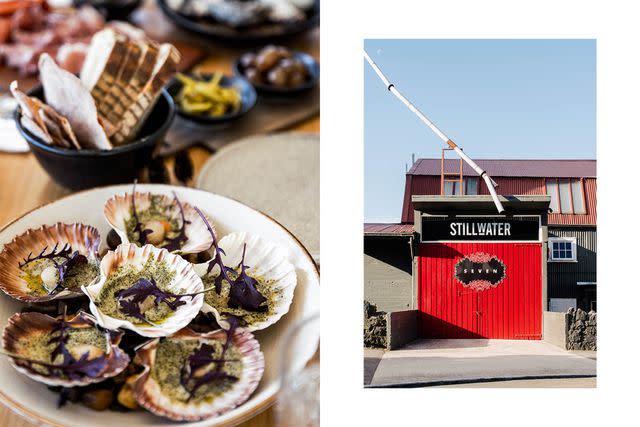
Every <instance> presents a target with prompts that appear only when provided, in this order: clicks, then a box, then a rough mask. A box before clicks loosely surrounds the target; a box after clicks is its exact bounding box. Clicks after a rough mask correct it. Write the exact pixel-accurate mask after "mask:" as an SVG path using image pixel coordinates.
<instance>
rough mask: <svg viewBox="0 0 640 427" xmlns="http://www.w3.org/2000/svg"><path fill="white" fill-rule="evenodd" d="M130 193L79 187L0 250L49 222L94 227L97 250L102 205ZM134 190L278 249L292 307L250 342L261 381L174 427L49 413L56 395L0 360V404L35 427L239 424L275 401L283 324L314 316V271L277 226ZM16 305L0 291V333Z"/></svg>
mask: <svg viewBox="0 0 640 427" xmlns="http://www.w3.org/2000/svg"><path fill="white" fill-rule="evenodd" d="M130 190H131V186H130V185H120V186H112V187H104V188H99V189H93V190H87V191H83V192H80V193H76V194H73V195H71V196H68V197H65V198H63V199H60V200H58V201H55V202H53V203H49V204H47V205H45V206H43V207H40V208H38V209H36V210H34V211H32V212H30V213H28V214H26V215H25V216H23V217H22V218H19V219H18V220H16V221H14V222H12V223H10V224H9V225H8V226H6V227H5V228H4V229H3V230H0V245H4V244H6V243H8V242H9V241H11V240H12V239H13V238H14V237H15V236H16V235H18V234H21V233H23V232H24V231H26V230H27V229H29V228H36V227H39V226H40V225H42V224H53V223H55V222H57V221H63V222H82V223H85V224H90V225H93V226H94V227H97V228H98V230H99V231H100V234H101V236H102V240H103V242H102V247H105V246H106V236H107V232H108V231H109V226H108V224H107V222H106V221H105V219H104V216H103V213H102V207H103V205H104V202H105V201H106V200H107V199H108V198H109V197H111V196H112V195H114V194H117V193H124V192H127V191H130ZM138 190H139V191H152V192H154V193H164V194H169V195H170V194H171V191H176V193H177V195H178V197H179V198H180V200H181V201H185V202H188V203H190V204H192V205H195V206H198V207H199V208H201V209H202V210H203V211H204V212H205V213H206V214H208V216H209V217H210V218H212V219H213V221H214V223H215V226H216V230H217V232H218V236H219V237H218V238H221V237H222V236H224V235H226V234H228V233H230V232H234V231H246V232H249V233H255V234H259V235H260V236H262V237H264V238H265V239H269V240H271V241H273V242H274V243H277V244H279V245H280V246H282V247H283V248H284V249H286V250H287V251H288V253H289V261H290V262H291V263H292V264H293V265H294V266H295V267H296V272H297V276H298V284H297V286H296V290H295V294H294V298H293V304H292V305H291V309H290V310H289V313H287V314H286V315H285V316H284V317H283V318H282V319H281V320H280V321H279V322H278V323H276V324H275V325H273V326H272V327H270V328H268V329H266V330H264V331H258V332H257V333H256V337H257V339H258V341H259V342H260V345H261V348H262V351H263V352H264V356H265V371H264V377H263V378H262V381H261V382H260V385H259V387H258V389H257V390H256V391H255V393H254V394H253V396H252V397H251V398H250V399H249V400H248V401H247V402H245V403H244V404H243V405H241V406H240V407H238V408H236V409H234V410H233V411H230V412H228V413H226V414H224V415H223V416H221V417H217V418H214V419H210V420H205V421H201V422H198V423H175V422H171V421H169V420H165V419H163V418H160V417H156V416H154V415H152V414H150V413H148V412H144V411H137V412H129V413H119V412H114V411H105V412H95V411H92V410H90V409H88V408H86V407H84V406H82V405H81V404H68V405H67V406H65V407H64V408H62V409H57V408H56V400H57V394H55V393H53V392H51V391H49V390H47V388H46V387H45V386H44V385H43V384H40V383H37V382H35V381H33V380H31V379H29V378H28V377H26V376H24V375H21V374H19V373H18V372H16V370H15V369H13V368H12V367H11V365H9V362H8V361H7V358H6V357H4V356H0V400H1V401H2V402H3V403H4V404H5V405H6V406H8V407H9V408H11V409H12V410H13V411H15V412H17V413H19V414H20V415H23V416H24V417H25V418H27V419H29V420H30V421H31V422H34V423H36V424H39V425H42V424H44V425H53V426H78V427H87V426H92V427H99V426H108V427H113V426H118V425H120V426H127V427H134V426H174V427H175V426H176V425H185V426H230V425H235V424H238V423H240V422H241V421H245V420H247V419H249V418H251V417H253V416H255V415H256V414H258V413H259V412H261V411H263V410H264V409H266V408H268V407H269V406H270V405H271V404H272V403H273V402H274V400H275V395H276V392H277V391H278V369H279V363H278V354H279V351H280V344H281V342H282V339H283V337H284V333H285V331H286V330H287V328H288V327H290V326H292V325H294V324H295V323H296V322H299V321H300V320H302V319H303V318H305V317H307V316H309V315H311V314H313V313H315V312H317V311H318V310H319V303H320V283H319V275H318V270H317V269H316V266H315V264H314V263H313V260H312V258H311V256H310V255H309V253H308V252H307V251H306V249H305V248H304V247H303V246H302V245H301V244H300V242H299V241H298V240H297V239H296V238H295V237H294V236H293V235H292V234H290V233H289V232H288V231H287V230H286V229H285V228H284V227H282V226H281V225H279V224H278V223H276V222H275V221H273V220H272V219H270V218H269V217H267V216H266V215H264V214H262V213H260V212H258V211H255V210H253V209H251V208H249V207H247V206H245V205H243V204H241V203H239V202H236V201H234V200H231V199H228V198H225V197H222V196H219V195H216V194H211V193H208V192H206V191H202V190H194V189H189V188H184V187H172V186H168V185H138ZM21 306H22V304H21V303H19V302H18V301H14V300H13V299H12V298H10V297H9V296H7V295H5V294H2V293H0V326H1V327H2V328H4V326H5V325H6V323H7V319H8V318H9V316H11V315H12V314H13V313H15V312H17V311H19V310H20V307H21ZM319 337H320V332H319V330H318V331H317V333H315V334H309V335H308V336H307V339H306V341H305V342H302V343H299V347H300V348H298V349H296V351H295V354H296V358H295V363H294V365H293V366H291V369H299V368H301V367H302V366H304V365H305V364H306V363H307V361H309V359H311V357H313V355H314V353H315V351H316V349H317V346H318V342H319Z"/></svg>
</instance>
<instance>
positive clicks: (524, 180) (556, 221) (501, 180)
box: [400, 173, 597, 225]
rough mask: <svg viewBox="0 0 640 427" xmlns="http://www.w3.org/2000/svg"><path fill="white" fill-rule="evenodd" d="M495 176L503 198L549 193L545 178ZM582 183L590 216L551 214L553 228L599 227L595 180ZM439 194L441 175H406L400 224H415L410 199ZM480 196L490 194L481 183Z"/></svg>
mask: <svg viewBox="0 0 640 427" xmlns="http://www.w3.org/2000/svg"><path fill="white" fill-rule="evenodd" d="M493 177H495V180H496V182H497V183H498V188H497V189H496V190H497V192H498V194H501V195H505V196H506V195H536V194H546V193H547V191H546V187H545V178H542V177H500V176H498V175H494V176H492V178H493ZM552 178H553V176H552ZM583 182H584V197H585V204H586V211H587V213H586V214H584V215H573V214H560V213H552V214H549V217H548V220H549V224H550V225H596V223H597V200H596V194H597V190H596V188H597V183H596V179H595V178H585V179H584V181H583ZM438 194H440V174H439V173H438V175H437V176H432V175H410V174H407V176H406V182H405V189H404V201H403V205H402V216H401V219H400V221H402V222H403V223H405V224H412V223H413V205H412V204H411V196H414V195H438ZM478 194H480V195H486V194H489V191H488V189H487V187H486V185H485V184H484V182H482V180H480V181H479V183H478Z"/></svg>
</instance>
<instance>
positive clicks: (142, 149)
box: [14, 86, 175, 190]
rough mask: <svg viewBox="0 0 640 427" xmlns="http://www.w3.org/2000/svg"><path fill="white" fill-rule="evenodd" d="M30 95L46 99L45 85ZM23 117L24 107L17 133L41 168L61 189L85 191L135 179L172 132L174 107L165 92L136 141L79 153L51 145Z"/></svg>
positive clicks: (17, 114)
mask: <svg viewBox="0 0 640 427" xmlns="http://www.w3.org/2000/svg"><path fill="white" fill-rule="evenodd" d="M27 95H29V96H33V97H36V98H38V99H41V100H42V99H44V93H43V90H42V86H36V87H35V88H33V89H31V90H30V91H29V92H27ZM21 117H22V111H21V108H17V109H16V110H15V112H14V120H15V122H16V126H17V128H18V132H20V134H21V135H22V137H23V138H24V139H25V140H26V141H27V144H29V148H30V149H31V152H32V153H33V154H34V155H35V157H36V159H37V160H38V163H40V165H41V166H42V168H43V169H44V170H45V171H46V172H47V173H48V174H49V176H51V178H52V179H53V180H54V181H55V182H57V183H58V184H60V185H61V186H63V187H66V188H68V189H70V190H82V189H85V188H91V187H97V186H103V185H111V184H122V183H127V182H132V181H133V180H134V179H136V178H137V177H138V173H139V171H140V170H141V169H142V168H143V167H145V166H146V165H147V164H148V163H149V162H150V160H151V157H152V154H153V151H154V148H155V147H156V145H158V144H159V143H161V142H162V141H163V139H164V136H165V135H166V133H167V130H169V127H170V126H171V123H172V122H173V119H174V117H175V106H174V103H173V98H172V97H171V95H169V93H168V92H167V91H166V90H163V91H162V92H161V94H160V97H159V99H158V100H157V102H156V104H155V105H154V107H153V108H152V109H151V111H150V113H149V116H148V117H147V119H146V120H145V122H144V125H143V126H142V128H141V129H140V131H139V132H138V134H137V135H136V137H135V139H134V140H133V141H131V142H129V143H127V144H126V145H122V146H119V147H114V148H113V149H111V150H90V149H82V150H76V149H69V148H62V147H58V146H54V145H50V144H48V143H46V142H44V141H43V140H42V139H40V138H39V137H37V136H36V135H34V134H33V133H31V132H30V131H29V130H27V129H26V128H25V127H24V126H23V125H22V123H21Z"/></svg>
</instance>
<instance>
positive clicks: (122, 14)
mask: <svg viewBox="0 0 640 427" xmlns="http://www.w3.org/2000/svg"><path fill="white" fill-rule="evenodd" d="M85 4H88V5H89V6H93V7H94V8H96V9H97V10H98V11H99V12H100V13H101V14H102V16H104V18H105V19H106V20H107V21H125V20H126V19H127V18H128V17H129V15H131V14H132V13H133V11H134V10H136V9H137V8H138V7H140V5H141V4H142V0H128V1H120V2H118V1H114V0H73V5H74V6H75V7H80V6H83V5H85Z"/></svg>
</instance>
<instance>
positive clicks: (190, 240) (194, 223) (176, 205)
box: [104, 188, 212, 254]
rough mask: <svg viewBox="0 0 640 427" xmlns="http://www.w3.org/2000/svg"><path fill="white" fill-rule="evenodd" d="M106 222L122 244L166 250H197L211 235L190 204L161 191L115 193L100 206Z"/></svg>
mask: <svg viewBox="0 0 640 427" xmlns="http://www.w3.org/2000/svg"><path fill="white" fill-rule="evenodd" d="M104 216H105V218H106V220H107V222H108V223H109V224H110V225H111V227H113V229H114V230H115V231H116V233H118V236H120V239H121V240H122V242H123V243H135V244H137V245H138V246H143V245H145V244H152V245H154V246H157V247H159V248H163V249H167V250H168V251H169V252H174V253H180V254H189V253H198V252H202V251H205V250H207V249H208V248H209V247H211V244H212V238H211V235H210V234H209V232H208V230H207V225H206V224H204V222H203V221H202V219H201V217H200V216H199V215H198V213H197V212H196V210H195V209H194V207H193V206H191V205H190V204H189V203H184V202H182V201H180V200H179V199H178V196H177V195H175V194H174V197H169V196H166V195H164V194H153V193H142V192H137V191H135V188H134V190H133V191H132V192H131V193H125V194H124V195H115V196H113V197H111V198H110V199H109V200H107V202H106V204H105V206H104Z"/></svg>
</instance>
